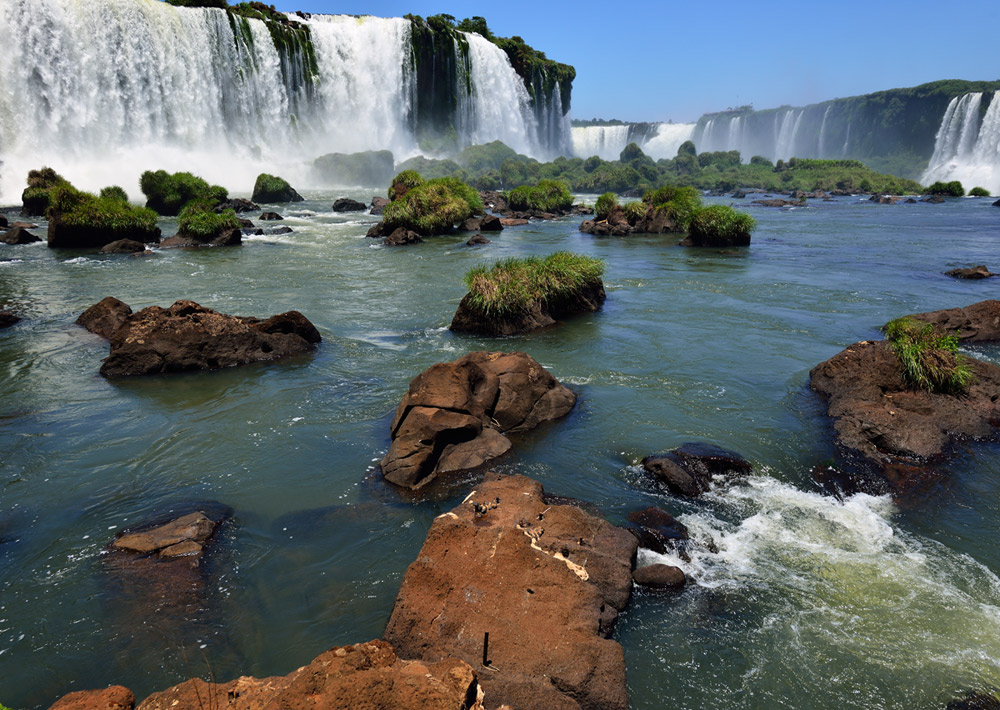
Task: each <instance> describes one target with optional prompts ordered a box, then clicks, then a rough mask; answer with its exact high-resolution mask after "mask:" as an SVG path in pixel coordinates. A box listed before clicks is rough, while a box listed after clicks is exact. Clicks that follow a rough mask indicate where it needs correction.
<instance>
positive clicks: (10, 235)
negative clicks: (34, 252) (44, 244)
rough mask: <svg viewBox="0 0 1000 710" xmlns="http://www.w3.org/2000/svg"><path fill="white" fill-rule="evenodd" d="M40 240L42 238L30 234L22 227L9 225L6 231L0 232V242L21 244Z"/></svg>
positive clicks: (13, 244)
mask: <svg viewBox="0 0 1000 710" xmlns="http://www.w3.org/2000/svg"><path fill="white" fill-rule="evenodd" d="M40 241H42V238H41V237H39V236H37V235H34V234H32V233H31V232H29V231H28V230H27V229H25V228H24V227H11V228H10V229H9V230H7V231H6V232H3V233H2V234H0V242H3V243H4V244H10V245H12V246H15V245H22V244H34V243H35V242H40Z"/></svg>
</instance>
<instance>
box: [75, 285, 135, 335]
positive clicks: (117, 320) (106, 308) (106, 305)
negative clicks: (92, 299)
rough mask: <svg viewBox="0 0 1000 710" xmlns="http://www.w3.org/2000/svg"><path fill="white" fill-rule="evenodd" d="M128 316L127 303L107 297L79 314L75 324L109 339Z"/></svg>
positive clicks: (129, 308)
mask: <svg viewBox="0 0 1000 710" xmlns="http://www.w3.org/2000/svg"><path fill="white" fill-rule="evenodd" d="M130 315H132V308H131V307H130V306H129V305H128V304H127V303H125V302H124V301H119V300H118V299H117V298H115V297H114V296H108V297H107V298H104V299H103V300H101V301H100V302H98V303H95V304H94V305H93V306H91V307H90V308H88V309H87V310H85V311H84V312H83V313H81V314H80V317H79V318H77V319H76V322H77V325H82V326H83V327H84V328H86V329H87V330H89V331H90V332H91V333H95V334H96V335H99V336H101V337H102V338H108V339H110V338H111V334H112V333H114V332H115V331H116V330H117V329H118V326H120V325H121V324H122V323H124V322H125V319H126V318H128V317H129V316H130Z"/></svg>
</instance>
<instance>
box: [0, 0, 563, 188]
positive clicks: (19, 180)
mask: <svg viewBox="0 0 1000 710" xmlns="http://www.w3.org/2000/svg"><path fill="white" fill-rule="evenodd" d="M295 19H296V20H297V21H302V22H305V23H306V24H307V26H308V28H309V30H310V34H311V37H312V41H313V46H314V48H315V55H316V57H315V60H316V69H317V71H318V75H317V76H313V75H312V72H311V71H310V69H309V66H310V60H309V57H308V55H307V53H306V52H305V51H304V49H303V47H302V46H300V45H298V44H295V43H294V42H293V43H286V44H282V46H281V47H280V48H279V47H278V46H276V44H275V40H274V39H273V38H272V36H271V32H270V31H269V29H268V27H267V25H265V23H264V22H262V21H260V20H245V19H242V18H237V19H231V18H230V17H229V16H228V15H227V13H226V12H224V11H222V10H218V9H190V8H177V7H173V6H171V5H167V4H166V3H163V2H159V1H158V0H97V1H95V2H77V1H76V0H5V1H4V2H3V3H0V34H2V35H3V36H5V37H17V38H18V40H17V41H16V42H11V43H10V47H9V48H8V50H7V51H5V52H3V53H2V56H0V161H2V163H0V200H3V201H6V202H12V201H14V200H15V199H16V198H17V196H19V195H20V191H21V190H22V189H23V187H24V185H23V181H24V176H25V175H26V174H27V172H28V170H30V169H32V168H38V167H40V166H42V165H57V166H59V167H60V172H61V173H62V174H64V175H65V176H66V177H67V178H68V179H70V180H71V181H72V182H73V183H74V184H76V185H78V186H79V187H82V188H85V189H99V188H101V187H103V186H106V185H108V184H112V183H115V184H120V185H122V187H124V188H126V190H128V191H130V192H132V193H133V197H138V194H135V193H137V185H138V176H139V174H140V173H141V172H142V171H144V170H148V169H154V170H155V169H167V170H171V171H177V170H190V171H192V172H194V173H196V174H198V175H201V176H203V177H205V178H207V179H209V180H211V181H212V182H215V183H218V184H221V185H224V186H226V187H229V188H230V189H236V190H249V189H250V188H251V187H252V183H253V180H254V178H255V177H256V175H257V174H258V173H259V172H262V171H265V170H266V171H267V172H272V173H274V172H277V173H279V174H281V175H283V176H285V177H286V178H289V179H291V180H293V182H295V183H296V184H299V185H303V184H308V182H307V181H308V179H309V173H308V171H307V170H306V165H307V164H308V163H311V161H312V160H313V159H315V158H316V157H318V156H320V155H322V154H325V153H329V152H353V151H358V150H369V149H378V150H381V149H389V150H392V151H393V153H394V154H395V156H396V158H397V160H399V161H401V160H403V159H405V158H407V157H409V156H411V155H414V154H416V153H417V152H418V144H417V139H416V137H415V136H416V130H417V128H418V127H419V126H418V124H419V121H420V120H421V118H420V117H419V116H416V115H415V113H414V106H415V102H416V95H417V91H418V89H419V90H423V91H429V90H432V89H428V88H427V87H418V86H417V83H416V76H415V72H414V71H413V70H412V61H411V55H410V52H411V45H410V26H411V25H410V22H409V21H408V20H405V19H401V18H396V19H382V18H375V17H350V16H329V15H326V16H324V15H314V16H312V18H311V19H308V20H303V19H302V18H298V17H296V18H295ZM468 39H469V41H470V48H471V52H470V57H469V63H468V65H467V66H466V65H463V66H462V68H461V71H462V77H460V79H461V81H460V83H462V84H463V85H466V86H467V91H466V92H462V94H463V95H462V96H460V97H459V99H460V102H462V103H463V105H464V107H465V108H464V110H463V112H462V114H461V116H456V117H454V123H455V124H457V125H456V126H455V129H456V131H457V132H458V133H457V136H456V140H457V142H458V145H459V147H462V146H465V145H469V144H472V143H486V142H490V141H493V140H498V139H499V140H503V141H504V142H505V143H508V144H509V145H511V146H512V147H514V148H516V149H517V150H518V151H519V152H521V153H525V154H528V155H531V156H535V157H538V158H551V157H553V156H554V155H557V154H561V153H565V152H568V149H569V119H568V116H567V115H564V113H563V106H562V103H561V102H562V98H561V95H560V92H559V90H558V87H557V88H556V89H555V90H554V91H553V94H554V95H553V96H539V97H538V99H537V101H538V105H537V108H535V107H533V105H532V103H531V97H530V96H529V94H528V92H527V90H526V89H525V86H524V83H523V81H522V79H521V78H520V77H519V76H518V75H517V74H516V73H515V72H514V69H513V68H512V67H511V64H510V61H509V60H508V59H507V56H506V55H505V54H504V53H503V52H502V51H501V50H500V49H499V48H497V47H496V46H495V45H493V44H492V43H489V42H487V41H486V40H484V39H482V38H481V37H479V36H478V35H470V36H468ZM466 75H467V76H468V77H469V78H470V82H468V83H466V82H465V78H464V77H465V76H466ZM539 117H540V118H539Z"/></svg>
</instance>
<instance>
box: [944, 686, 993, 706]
mask: <svg viewBox="0 0 1000 710" xmlns="http://www.w3.org/2000/svg"><path fill="white" fill-rule="evenodd" d="M995 692H996V691H995V690H994V691H992V692H983V691H977V690H970V691H968V692H967V693H966V694H965V696H964V697H962V698H958V699H956V700H952V701H951V702H950V703H948V705H947V707H946V708H945V710H1000V699H997V696H996V695H994V693H995Z"/></svg>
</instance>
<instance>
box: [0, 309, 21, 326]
mask: <svg viewBox="0 0 1000 710" xmlns="http://www.w3.org/2000/svg"><path fill="white" fill-rule="evenodd" d="M20 320H21V319H20V318H19V317H17V316H16V315H14V314H13V313H11V312H10V311H5V310H3V309H0V330H2V329H3V328H9V327H11V326H12V325H14V324H15V323H18V322H20Z"/></svg>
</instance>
